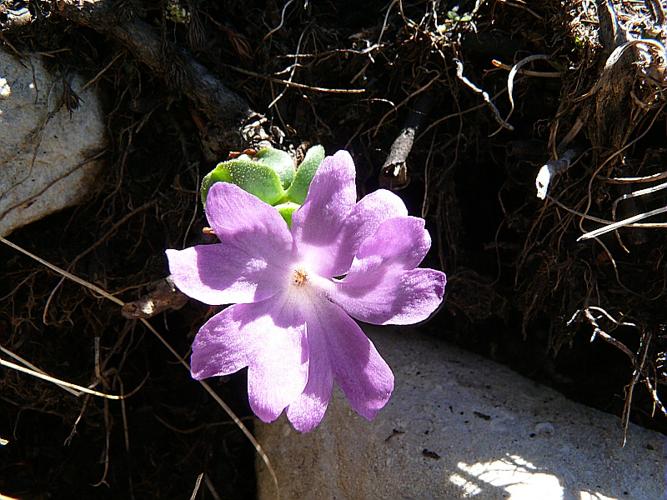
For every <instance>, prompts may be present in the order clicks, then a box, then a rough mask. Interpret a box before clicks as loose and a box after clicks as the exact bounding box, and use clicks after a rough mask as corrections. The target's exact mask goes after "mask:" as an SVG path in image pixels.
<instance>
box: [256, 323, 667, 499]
mask: <svg viewBox="0 0 667 500" xmlns="http://www.w3.org/2000/svg"><path fill="white" fill-rule="evenodd" d="M371 337H372V338H373V341H374V342H375V345H376V346H377V348H378V350H379V351H380V353H381V354H382V355H383V356H384V357H385V359H386V360H387V362H388V363H389V365H390V366H391V367H392V368H393V370H394V373H395V375H396V388H395V391H394V395H393V397H392V399H391V401H390V402H389V404H388V405H387V407H386V408H385V409H384V410H383V411H382V412H380V414H379V415H378V417H377V418H376V420H375V421H374V422H367V421H366V420H364V419H363V418H361V417H359V416H357V415H356V414H354V412H352V410H350V407H349V405H348V404H347V401H345V399H344V397H343V396H342V394H341V393H340V392H339V391H336V394H335V396H334V399H333V401H332V403H331V404H330V406H329V410H328V412H327V415H326V417H325V420H324V422H323V423H322V425H321V426H320V427H319V428H317V429H316V430H315V431H313V432H312V433H310V434H298V433H297V432H295V431H294V430H292V429H291V427H290V426H289V423H288V422H287V421H286V419H285V418H284V416H283V417H281V419H280V420H279V421H278V422H276V423H273V424H269V425H266V424H261V423H258V424H257V426H256V429H257V437H258V440H259V442H260V443H261V444H262V446H264V448H265V450H266V452H267V454H268V456H269V458H270V460H271V462H272V464H273V467H274V469H275V471H276V474H277V476H278V480H279V483H280V489H281V498H283V499H329V498H335V499H339V500H342V499H376V498H377V499H380V498H381V499H394V498H396V499H413V498H414V499H430V498H434V499H435V498H438V499H440V498H443V499H454V498H479V499H496V498H498V499H499V498H512V499H531V500H532V499H538V500H547V499H562V498H563V499H577V500H579V499H582V500H583V499H593V498H595V499H604V498H628V499H633V500H643V499H647V500H657V499H660V498H664V497H663V495H664V494H665V483H664V480H665V476H664V473H665V469H664V464H665V463H666V462H665V455H664V448H663V445H664V438H665V436H663V435H661V434H659V433H656V432H653V431H649V430H647V429H643V428H640V427H637V426H635V425H630V429H629V433H628V442H627V444H626V446H625V447H624V448H623V447H621V437H622V433H621V429H620V424H619V419H618V418H617V417H615V416H613V415H609V414H606V413H602V412H600V411H597V410H594V409H591V408H588V407H586V406H582V405H580V404H577V403H574V402H572V401H569V400H567V399H565V397H563V396H562V395H561V394H559V393H557V392H556V391H554V390H552V389H549V388H547V387H544V386H541V385H538V384H536V383H534V382H532V381H530V380H527V379H525V378H523V377H521V376H520V375H518V374H516V373H514V372H512V371H511V370H509V369H508V368H506V367H504V366H501V365H499V364H496V363H494V362H492V361H489V360H487V359H484V358H481V357H479V356H477V355H474V354H471V353H469V352H465V351H462V350H460V349H457V348H455V347H452V346H450V345H448V344H445V343H438V342H436V341H434V340H431V339H426V338H424V337H422V336H420V335H418V334H415V333H414V332H412V331H410V330H409V329H398V328H393V327H385V328H383V329H381V330H380V331H377V329H374V330H373V331H371ZM257 470H258V493H259V495H258V496H259V498H260V499H272V498H275V488H274V485H273V482H272V479H271V476H270V474H269V473H268V472H267V470H266V468H265V467H264V466H263V464H262V463H261V461H258V462H257Z"/></svg>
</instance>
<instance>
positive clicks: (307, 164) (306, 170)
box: [287, 145, 324, 204]
mask: <svg viewBox="0 0 667 500" xmlns="http://www.w3.org/2000/svg"><path fill="white" fill-rule="evenodd" d="M323 159H324V148H323V147H322V146H320V145H317V146H313V147H312V148H310V149H309V150H308V151H306V157H305V158H304V159H303V161H302V162H301V165H299V168H298V169H297V171H296V175H295V176H294V181H293V182H292V185H291V186H290V187H289V189H288V190H287V199H288V200H290V201H293V202H295V203H298V204H301V203H303V201H304V200H305V199H306V195H307V194H308V188H309V187H310V182H311V181H312V180H313V177H314V176H315V172H317V168H318V167H319V166H320V163H322V160H323Z"/></svg>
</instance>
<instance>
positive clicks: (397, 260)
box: [343, 217, 431, 285]
mask: <svg viewBox="0 0 667 500" xmlns="http://www.w3.org/2000/svg"><path fill="white" fill-rule="evenodd" d="M429 248H431V237H430V236H429V234H428V231H426V230H425V229H424V219H420V218H419V217H396V218H393V219H389V220H386V221H384V222H383V223H382V224H380V226H379V227H378V229H377V231H375V233H374V234H373V236H371V237H369V238H366V239H365V240H364V241H363V243H362V244H361V246H360V247H359V250H358V251H357V254H356V256H355V258H354V261H353V263H352V267H351V268H350V271H349V272H348V274H347V276H346V277H345V279H344V280H343V282H345V283H349V284H353V283H364V284H367V285H372V284H373V283H376V282H378V281H380V280H381V279H382V277H383V276H384V275H385V274H388V273H390V272H394V271H402V270H406V269H413V268H415V267H416V266H418V265H419V263H420V262H421V261H422V260H423V259H424V256H425V255H426V253H427V252H428V250H429Z"/></svg>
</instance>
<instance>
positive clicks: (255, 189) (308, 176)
mask: <svg viewBox="0 0 667 500" xmlns="http://www.w3.org/2000/svg"><path fill="white" fill-rule="evenodd" d="M323 159H324V148H323V147H322V146H313V147H312V148H310V149H309V150H308V151H307V152H306V156H305V157H304V159H303V161H302V162H301V164H300V165H299V168H295V166H294V161H293V160H292V157H291V156H290V155H289V154H287V153H286V152H285V151H281V150H279V149H274V148H272V147H263V148H262V149H260V150H259V151H257V153H256V154H255V155H253V156H249V155H247V154H243V155H241V156H239V157H238V158H234V159H232V160H227V161H223V162H222V163H219V164H218V165H217V166H216V167H215V168H214V169H213V170H212V171H211V172H209V173H208V174H207V175H206V176H205V177H204V180H203V181H202V185H201V199H202V203H203V204H204V205H206V195H207V194H208V190H209V189H210V188H211V186H212V185H213V184H215V183H216V182H229V183H232V184H236V185H237V186H238V187H240V188H241V189H243V190H244V191H247V192H248V193H250V194H253V195H255V196H257V197H258V198H259V199H260V200H262V201H264V202H266V203H268V204H269V205H272V206H274V207H276V210H278V212H279V213H280V215H281V216H282V217H283V219H285V221H286V222H287V224H288V225H291V223H292V214H293V213H294V211H295V210H297V209H298V208H299V207H300V206H301V204H302V203H303V202H304V200H305V199H306V195H307V194H308V188H309V187H310V182H311V181H312V180H313V177H314V175H315V172H317V168H318V167H319V166H320V163H321V162H322V160H323Z"/></svg>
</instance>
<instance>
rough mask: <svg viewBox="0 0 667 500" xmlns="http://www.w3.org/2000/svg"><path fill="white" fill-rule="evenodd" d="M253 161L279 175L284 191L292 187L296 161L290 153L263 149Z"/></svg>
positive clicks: (267, 148)
mask: <svg viewBox="0 0 667 500" xmlns="http://www.w3.org/2000/svg"><path fill="white" fill-rule="evenodd" d="M252 159H254V160H256V161H257V162H258V163H262V164H264V165H267V166H268V167H270V168H271V169H272V170H273V171H274V172H275V173H277V174H278V177H279V178H280V182H281V184H282V186H283V189H287V188H288V187H290V185H291V184H292V181H293V180H294V172H295V171H296V169H295V168H294V160H293V159H292V157H291V156H290V155H289V154H288V153H286V152H285V151H281V150H280V149H274V148H272V147H263V148H262V149H260V150H259V151H257V153H256V154H255V156H253V157H252Z"/></svg>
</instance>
